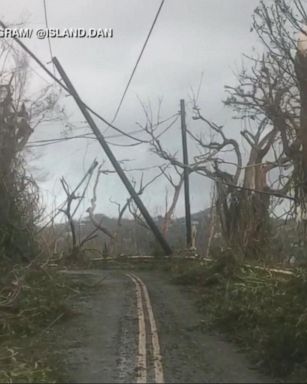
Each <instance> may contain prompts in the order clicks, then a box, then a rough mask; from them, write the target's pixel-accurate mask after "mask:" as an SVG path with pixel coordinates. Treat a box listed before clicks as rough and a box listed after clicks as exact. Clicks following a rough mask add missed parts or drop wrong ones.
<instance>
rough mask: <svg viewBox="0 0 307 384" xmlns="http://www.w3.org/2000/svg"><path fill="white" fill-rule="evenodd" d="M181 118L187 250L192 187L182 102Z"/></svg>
mask: <svg viewBox="0 0 307 384" xmlns="http://www.w3.org/2000/svg"><path fill="white" fill-rule="evenodd" d="M180 116H181V135H182V151H183V164H184V165H185V167H184V168H183V178H184V201H185V221H186V245H187V248H191V247H192V224H191V207H190V185H189V169H188V166H189V159H188V145H187V126H186V121H185V103H184V100H180Z"/></svg>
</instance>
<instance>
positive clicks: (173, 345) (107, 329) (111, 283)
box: [53, 270, 273, 383]
mask: <svg viewBox="0 0 307 384" xmlns="http://www.w3.org/2000/svg"><path fill="white" fill-rule="evenodd" d="M67 278H70V279H76V280H77V281H80V282H83V283H84V282H86V283H87V284H90V285H91V287H97V289H91V292H90V293H89V292H88V293H85V294H84V295H82V298H81V299H80V298H79V299H78V300H76V301H74V302H73V303H72V305H73V307H74V310H75V312H76V313H77V315H76V316H74V317H73V318H72V319H71V320H70V321H69V322H66V323H63V324H62V325H58V326H57V327H55V328H54V341H53V348H54V349H55V350H56V351H57V360H58V362H59V369H60V370H61V371H62V372H61V376H62V377H63V380H64V381H65V382H71V383H85V382H93V383H133V382H138V383H142V382H165V383H183V382H184V383H213V382H221V383H269V382H272V381H273V380H272V379H268V378H265V377H264V376H262V375H261V374H260V373H258V372H257V371H256V370H255V369H253V368H252V367H251V366H250V364H249V362H248V360H247V358H246V357H245V356H244V355H243V354H242V353H240V352H239V351H238V350H237V349H236V347H234V346H233V345H232V344H230V343H228V342H226V341H224V340H222V338H220V337H218V336H213V335H210V334H207V333H205V332H204V331H202V330H201V327H200V325H201V324H202V318H201V315H200V314H199V313H198V311H197V307H196V305H195V299H196V298H195V296H194V294H193V293H192V292H190V291H187V289H186V288H182V287H178V286H175V285H173V284H171V283H170V281H169V278H168V276H167V274H165V273H162V272H157V271H150V272H149V271H148V272H144V271H143V272H140V271H137V272H133V271H129V272H127V271H120V270H106V271H83V272H75V273H73V272H70V273H67ZM146 291H147V296H148V297H147V299H148V302H149V304H148V302H147V301H146ZM151 312H152V313H151Z"/></svg>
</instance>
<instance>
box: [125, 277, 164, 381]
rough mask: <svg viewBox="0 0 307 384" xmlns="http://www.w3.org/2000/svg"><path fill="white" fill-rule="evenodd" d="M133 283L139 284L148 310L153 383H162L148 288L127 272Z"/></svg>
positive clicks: (157, 339)
mask: <svg viewBox="0 0 307 384" xmlns="http://www.w3.org/2000/svg"><path fill="white" fill-rule="evenodd" d="M127 276H129V277H130V278H131V279H132V280H133V281H134V283H135V284H136V282H137V283H138V284H139V287H141V289H142V290H143V294H144V301H145V305H146V308H147V312H148V319H149V326H150V334H151V339H152V340H151V341H152V349H153V360H154V372H155V383H159V384H163V383H164V374H163V366H162V356H161V352H160V343H159V336H158V329H157V324H156V321H155V317H154V314H153V310H152V306H151V302H150V297H149V293H148V289H147V287H146V285H145V284H144V282H143V281H142V280H141V279H140V278H139V277H138V276H136V275H135V274H133V273H130V274H127Z"/></svg>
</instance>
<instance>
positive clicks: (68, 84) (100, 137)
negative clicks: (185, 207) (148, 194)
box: [52, 57, 172, 255]
mask: <svg viewBox="0 0 307 384" xmlns="http://www.w3.org/2000/svg"><path fill="white" fill-rule="evenodd" d="M52 61H53V63H54V65H55V66H56V69H57V70H58V72H59V74H60V75H61V77H62V80H63V81H64V83H65V85H66V87H67V88H68V89H69V92H70V94H71V95H72V96H73V98H74V99H75V101H76V103H77V105H78V107H79V108H80V111H81V112H82V114H83V116H84V117H85V119H86V121H87V122H88V124H89V126H90V128H91V129H92V131H93V133H94V135H95V136H96V138H97V140H98V142H99V144H100V145H101V146H102V148H103V150H104V151H105V153H106V155H107V156H108V158H109V160H110V162H111V163H112V165H113V167H114V169H115V171H116V172H117V174H118V176H119V177H120V179H121V180H122V182H123V183H124V185H125V187H126V188H127V190H128V192H129V194H130V196H131V198H132V199H133V201H134V202H135V204H136V206H137V207H138V209H139V210H140V212H141V214H142V215H143V217H144V219H145V221H146V223H147V225H148V226H149V228H150V229H151V230H152V232H153V234H154V236H155V237H156V239H157V240H158V242H159V243H160V245H161V247H162V249H163V251H164V252H165V255H171V254H172V250H171V248H170V246H169V245H168V243H167V241H166V240H165V238H164V237H163V236H162V234H161V232H160V230H159V228H158V227H157V225H156V223H155V222H154V220H153V219H152V217H151V216H150V214H149V212H148V211H147V209H146V207H145V205H144V204H143V202H142V200H141V199H140V197H139V196H138V195H137V193H136V192H135V190H134V188H133V186H132V184H131V183H130V181H129V179H128V178H127V176H126V174H125V173H124V171H123V169H122V168H121V166H120V164H119V162H118V161H117V160H116V158H115V156H114V154H113V152H112V151H111V149H110V147H109V146H108V144H107V142H106V141H105V139H104V137H103V135H102V133H101V132H100V130H99V129H98V127H97V125H96V123H95V122H94V120H93V118H92V116H91V115H90V113H89V112H88V110H87V109H86V107H85V105H84V104H83V102H82V100H81V99H80V97H79V95H78V93H77V91H76V90H75V88H74V86H73V85H72V83H71V81H70V80H69V78H68V76H67V75H66V73H65V71H64V69H63V68H62V66H61V64H60V63H59V61H58V59H57V58H56V57H53V59H52Z"/></svg>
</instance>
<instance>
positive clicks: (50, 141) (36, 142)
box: [26, 113, 179, 148]
mask: <svg viewBox="0 0 307 384" xmlns="http://www.w3.org/2000/svg"><path fill="white" fill-rule="evenodd" d="M178 117H179V115H178V113H175V114H173V115H171V116H170V117H168V118H166V119H164V120H162V121H159V122H158V123H156V124H153V127H154V126H159V125H161V124H165V123H166V122H168V121H169V120H171V119H173V121H172V122H171V123H170V124H169V125H168V126H167V127H165V128H164V129H163V130H162V131H161V132H160V133H159V134H158V135H157V139H159V138H160V137H161V136H162V135H164V134H165V133H166V132H167V131H168V130H169V129H170V128H171V127H172V126H173V125H174V124H175V123H176V121H177V120H178ZM73 128H74V129H77V127H73ZM142 132H144V129H143V128H141V129H136V130H134V131H129V134H130V135H136V134H139V133H142ZM120 137H123V135H122V134H113V135H109V136H105V139H116V138H120ZM73 139H96V138H95V136H94V135H93V134H92V133H83V134H81V135H74V136H65V137H55V138H52V139H39V140H33V141H29V142H28V144H27V145H26V147H27V148H33V147H35V148H36V147H45V146H47V145H52V144H58V143H61V142H64V141H68V140H73ZM109 144H111V145H114V146H132V145H139V144H141V143H136V144H118V143H116V144H115V143H110V142H109Z"/></svg>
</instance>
